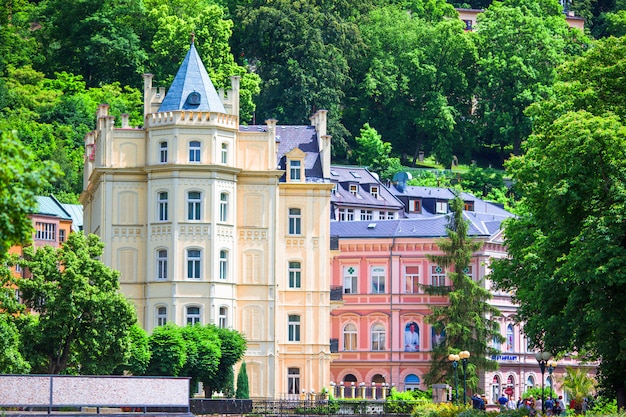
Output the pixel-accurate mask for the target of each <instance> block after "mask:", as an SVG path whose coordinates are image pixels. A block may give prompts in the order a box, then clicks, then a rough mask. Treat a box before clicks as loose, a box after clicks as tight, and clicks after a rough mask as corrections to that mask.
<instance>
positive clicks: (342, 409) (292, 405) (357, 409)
mask: <svg viewBox="0 0 626 417" xmlns="http://www.w3.org/2000/svg"><path fill="white" fill-rule="evenodd" d="M323 398H324V397H322V396H316V398H314V399H307V400H268V401H256V400H255V401H253V406H252V414H254V415H262V416H275V415H341V416H350V415H374V414H375V415H378V416H382V415H394V416H404V415H410V414H411V411H412V410H413V408H414V407H415V406H416V405H417V401H384V400H366V399H362V398H357V399H354V400H352V399H344V400H338V399H323Z"/></svg>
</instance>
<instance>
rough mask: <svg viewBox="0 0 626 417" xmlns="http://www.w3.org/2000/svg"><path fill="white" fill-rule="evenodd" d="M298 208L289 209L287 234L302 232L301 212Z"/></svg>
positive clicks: (299, 233)
mask: <svg viewBox="0 0 626 417" xmlns="http://www.w3.org/2000/svg"><path fill="white" fill-rule="evenodd" d="M301 213H302V212H301V210H300V209H299V208H290V209H289V234H290V235H301V234H302V228H301V223H302V214H301Z"/></svg>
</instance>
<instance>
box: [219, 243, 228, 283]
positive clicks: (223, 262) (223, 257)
mask: <svg viewBox="0 0 626 417" xmlns="http://www.w3.org/2000/svg"><path fill="white" fill-rule="evenodd" d="M227 278H228V251H227V250H224V249H222V250H221V251H220V279H227Z"/></svg>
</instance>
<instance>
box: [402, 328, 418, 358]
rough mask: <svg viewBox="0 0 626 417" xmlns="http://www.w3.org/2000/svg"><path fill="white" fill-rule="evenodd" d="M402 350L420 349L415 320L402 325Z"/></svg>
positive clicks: (414, 350) (412, 350) (413, 350)
mask: <svg viewBox="0 0 626 417" xmlns="http://www.w3.org/2000/svg"><path fill="white" fill-rule="evenodd" d="M404 351H405V352H419V351H420V328H419V326H418V325H417V323H416V322H414V321H411V322H408V323H407V324H406V325H405V326H404Z"/></svg>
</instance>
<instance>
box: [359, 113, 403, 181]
mask: <svg viewBox="0 0 626 417" xmlns="http://www.w3.org/2000/svg"><path fill="white" fill-rule="evenodd" d="M356 143H357V147H356V148H355V149H354V157H355V159H356V161H357V162H358V164H359V165H361V166H366V167H367V168H368V169H369V170H370V171H373V172H376V173H378V175H380V176H381V177H382V178H391V177H392V176H393V174H394V173H395V172H398V171H399V170H401V165H400V160H399V159H398V158H392V157H391V156H390V154H391V143H389V142H383V140H382V137H381V136H380V135H379V134H378V132H377V131H376V129H374V128H373V127H370V125H369V124H368V123H366V124H365V125H364V126H363V128H362V129H361V134H360V136H358V137H357V138H356Z"/></svg>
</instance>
